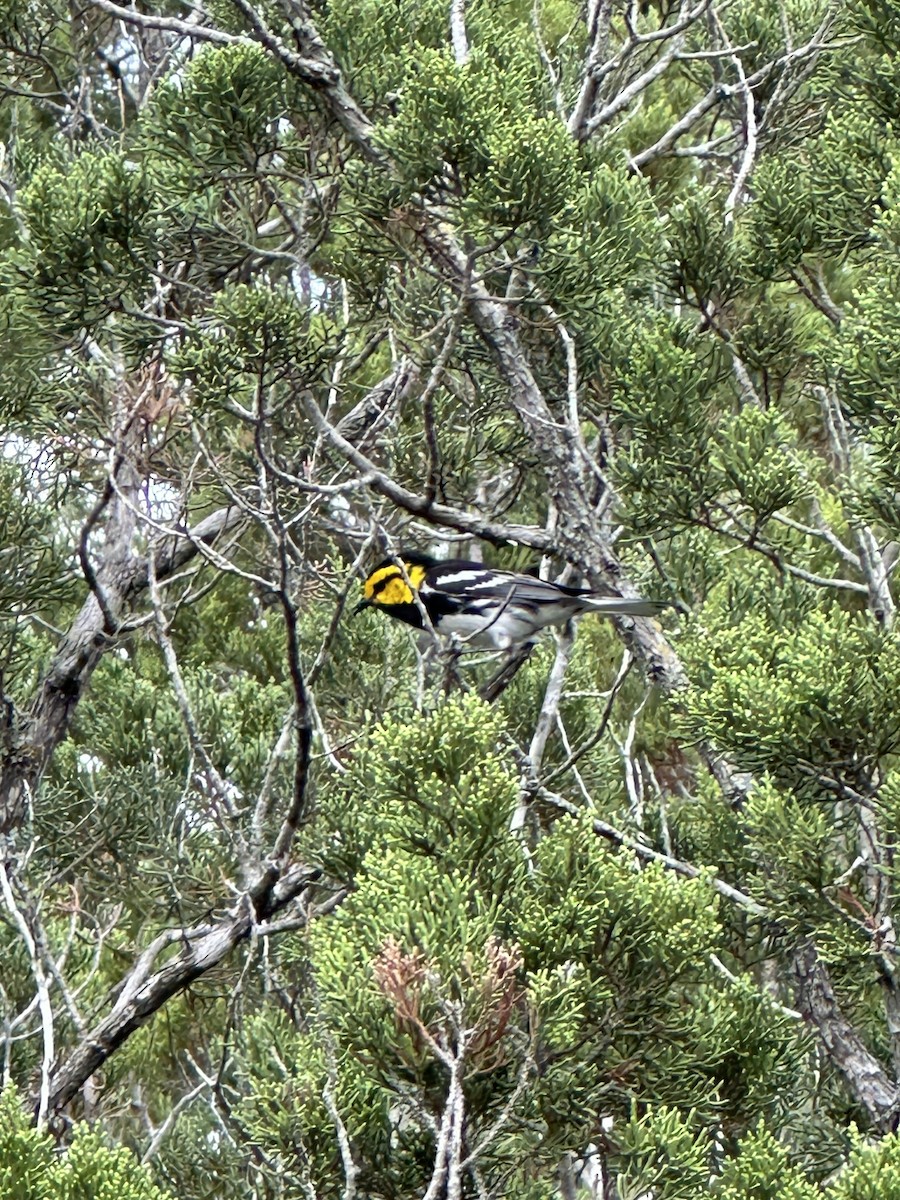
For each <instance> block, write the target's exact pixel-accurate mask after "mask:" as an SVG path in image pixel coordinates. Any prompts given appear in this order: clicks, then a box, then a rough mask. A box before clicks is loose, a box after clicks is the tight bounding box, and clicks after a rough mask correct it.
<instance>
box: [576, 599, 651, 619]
mask: <svg viewBox="0 0 900 1200" xmlns="http://www.w3.org/2000/svg"><path fill="white" fill-rule="evenodd" d="M581 603H582V604H583V605H584V611H585V612H598V613H605V614H606V615H607V616H608V617H655V616H656V615H657V613H660V612H662V610H663V609H664V608H667V607H668V605H667V604H666V603H665V601H663V600H640V599H637V600H625V599H622V598H621V597H619V596H582V597H581Z"/></svg>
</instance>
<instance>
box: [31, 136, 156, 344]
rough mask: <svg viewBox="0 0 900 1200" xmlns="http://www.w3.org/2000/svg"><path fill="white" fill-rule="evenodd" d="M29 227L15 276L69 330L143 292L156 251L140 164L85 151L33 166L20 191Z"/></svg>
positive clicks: (150, 198)
mask: <svg viewBox="0 0 900 1200" xmlns="http://www.w3.org/2000/svg"><path fill="white" fill-rule="evenodd" d="M22 207H23V213H24V217H25V219H26V220H27V222H28V227H29V234H30V236H29V244H28V246H27V247H26V248H24V249H23V253H22V255H21V258H20V260H19V262H18V263H16V275H17V277H18V279H17V282H18V284H19V287H20V288H22V287H24V284H25V281H26V280H27V283H28V292H27V294H28V300H29V303H30V304H31V305H33V306H34V307H35V308H36V309H37V310H38V312H39V313H40V314H41V316H42V318H43V319H44V320H45V321H48V322H50V323H52V324H54V325H55V326H56V327H57V329H58V330H59V331H60V332H61V333H73V332H75V331H77V329H78V328H80V327H81V326H83V325H91V324H93V323H94V322H96V321H98V320H100V319H102V318H103V317H105V316H107V315H108V314H110V313H113V312H116V311H120V310H121V309H123V308H127V307H128V306H129V305H134V304H137V303H139V302H140V300H142V299H143V296H142V293H143V292H144V291H145V290H146V289H148V288H149V287H150V286H151V274H150V271H151V268H152V266H153V264H154V262H155V260H156V257H157V254H158V241H157V230H156V228H155V223H154V222H153V221H152V220H150V216H151V213H152V211H153V207H154V195H153V189H152V185H151V184H150V181H149V180H148V178H147V175H146V172H145V171H144V170H143V169H142V168H141V166H140V164H138V163H136V162H133V161H130V160H129V159H128V158H127V157H126V156H124V155H123V154H121V153H117V152H115V151H110V152H104V151H99V152H98V151H90V150H85V151H84V152H82V153H81V154H78V155H76V156H75V157H74V158H73V159H72V160H71V161H69V162H67V163H66V164H65V165H63V166H58V165H55V164H49V163H48V164H47V165H45V166H42V167H41V168H39V169H38V170H37V171H36V172H35V174H34V175H33V176H32V178H31V181H30V183H29V185H28V187H27V189H26V190H25V192H24V194H23V196H22Z"/></svg>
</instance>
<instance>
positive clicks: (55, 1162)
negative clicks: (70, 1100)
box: [0, 1086, 171, 1200]
mask: <svg viewBox="0 0 900 1200" xmlns="http://www.w3.org/2000/svg"><path fill="white" fill-rule="evenodd" d="M0 1191H2V1194H3V1196H4V1197H5V1198H7V1200H168V1197H169V1196H170V1195H171V1194H170V1193H168V1192H164V1191H163V1190H162V1189H161V1188H159V1187H157V1186H156V1185H155V1184H154V1183H153V1182H152V1180H151V1178H150V1175H149V1172H148V1171H147V1170H146V1169H145V1168H143V1167H142V1166H140V1165H139V1164H138V1162H137V1161H136V1159H135V1158H134V1156H133V1155H132V1154H131V1153H130V1152H129V1151H128V1150H126V1149H124V1148H123V1147H118V1148H112V1147H110V1145H109V1144H108V1142H107V1140H106V1139H105V1138H104V1136H103V1135H102V1134H101V1133H99V1132H97V1131H95V1130H92V1129H90V1128H89V1126H87V1125H86V1124H81V1125H79V1126H78V1128H77V1129H76V1131H75V1134H74V1136H73V1138H72V1141H71V1144H70V1145H69V1147H68V1149H67V1151H66V1152H65V1154H63V1155H62V1156H59V1155H57V1153H56V1150H55V1146H54V1142H53V1138H52V1137H51V1136H50V1134H49V1133H40V1132H38V1131H37V1130H36V1129H35V1128H34V1127H33V1126H32V1125H31V1124H30V1123H29V1121H28V1119H27V1117H26V1116H25V1112H24V1110H23V1108H22V1105H21V1102H20V1100H19V1097H18V1095H17V1093H16V1091H15V1089H14V1088H13V1087H9V1086H7V1087H5V1088H4V1089H3V1093H2V1095H0Z"/></svg>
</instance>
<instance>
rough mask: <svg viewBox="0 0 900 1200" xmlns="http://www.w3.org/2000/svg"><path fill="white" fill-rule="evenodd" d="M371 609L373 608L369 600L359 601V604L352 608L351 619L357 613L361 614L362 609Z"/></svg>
mask: <svg viewBox="0 0 900 1200" xmlns="http://www.w3.org/2000/svg"><path fill="white" fill-rule="evenodd" d="M372 607H373V604H372V601H371V600H360V602H359V604H357V606H356V607H355V608H354V610H353V612H352V613H351V614H350V615H351V616H352V617H355V616H357V615H358V614H359V613H361V612H362V611H363V609H364V608H372Z"/></svg>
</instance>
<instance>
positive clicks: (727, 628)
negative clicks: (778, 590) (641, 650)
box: [685, 597, 900, 794]
mask: <svg viewBox="0 0 900 1200" xmlns="http://www.w3.org/2000/svg"><path fill="white" fill-rule="evenodd" d="M723 600H724V597H723ZM709 616H710V617H711V618H712V624H711V626H710V627H707V628H703V626H702V625H701V624H700V623H699V621H698V623H697V625H696V626H695V628H694V631H693V632H692V634H691V635H690V637H689V640H686V643H685V649H686V653H687V658H688V661H689V662H690V663H691V666H692V668H693V670H694V679H695V683H694V686H693V688H692V690H691V692H690V694H689V696H688V697H687V701H686V711H685V724H686V728H687V729H689V730H690V732H691V736H696V737H709V738H711V739H714V740H715V744H716V745H719V746H722V747H723V748H724V747H727V749H728V751H729V753H731V754H732V755H733V756H734V758H735V761H736V762H737V763H739V764H740V766H741V767H742V768H744V769H746V770H752V771H755V772H766V771H768V772H769V773H770V775H771V776H772V778H773V779H774V780H776V781H778V782H779V783H782V784H783V785H784V786H787V787H792V788H796V789H798V790H799V791H801V792H805V793H807V794H810V793H811V794H821V793H822V791H823V790H824V791H825V792H827V790H828V787H829V783H830V784H831V786H832V787H834V786H838V785H839V784H840V783H841V782H846V783H847V784H848V785H850V786H856V787H861V788H863V790H865V789H866V788H867V786H868V781H869V780H870V779H871V778H872V775H873V773H874V772H875V771H877V769H878V765H879V763H880V761H881V760H882V759H883V758H884V756H886V755H888V754H890V753H892V752H893V751H894V750H895V749H896V747H897V739H898V734H900V725H898V719H897V713H898V702H900V690H898V689H900V675H898V666H897V663H898V658H897V646H896V638H895V636H894V635H893V634H890V633H886V632H885V631H884V630H883V629H881V628H879V627H878V626H877V625H876V624H875V623H874V622H873V621H872V620H871V619H870V618H868V617H865V616H862V615H860V614H855V615H854V614H848V613H847V612H845V611H844V610H843V609H841V608H838V607H837V606H833V607H831V608H830V609H820V610H816V611H813V612H810V613H808V614H807V615H805V616H802V617H800V619H799V620H797V622H796V624H793V623H792V624H787V623H786V622H785V621H784V618H782V619H781V620H779V617H778V614H777V613H774V612H773V613H771V614H768V613H765V612H759V611H758V612H755V613H751V614H748V615H747V616H745V617H744V618H743V619H741V620H737V621H735V620H729V619H728V617H727V615H725V614H722V613H721V610H720V611H719V613H718V614H717V613H716V611H715V609H713V610H712V611H711V612H710V614H709ZM723 616H725V619H724V620H723ZM785 616H787V614H785ZM717 618H718V619H717ZM788 619H789V618H788ZM826 680H827V681H828V682H827V687H826V686H825V681H826Z"/></svg>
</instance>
